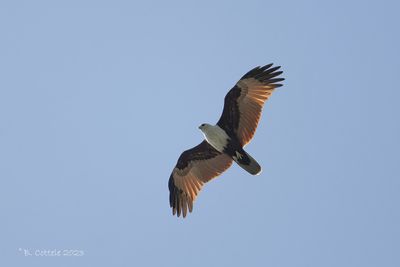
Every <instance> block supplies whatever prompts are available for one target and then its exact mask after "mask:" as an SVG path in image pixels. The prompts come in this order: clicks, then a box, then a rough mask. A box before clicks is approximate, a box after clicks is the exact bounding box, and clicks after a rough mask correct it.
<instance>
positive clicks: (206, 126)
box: [199, 123, 212, 133]
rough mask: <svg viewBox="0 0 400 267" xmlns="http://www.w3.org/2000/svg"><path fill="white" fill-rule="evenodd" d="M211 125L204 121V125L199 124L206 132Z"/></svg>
mask: <svg viewBox="0 0 400 267" xmlns="http://www.w3.org/2000/svg"><path fill="white" fill-rule="evenodd" d="M210 127H212V125H210V124H208V123H203V124H202V125H200V126H199V129H200V130H201V131H202V132H203V133H205V132H207V130H208V129H210Z"/></svg>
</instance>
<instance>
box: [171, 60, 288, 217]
mask: <svg viewBox="0 0 400 267" xmlns="http://www.w3.org/2000/svg"><path fill="white" fill-rule="evenodd" d="M279 68H280V66H277V67H272V64H268V65H265V66H264V67H260V66H258V67H256V68H254V69H252V70H251V71H249V72H248V73H246V74H245V75H244V76H243V77H242V78H241V79H240V80H239V81H238V82H237V83H236V85H235V86H234V87H233V88H232V89H231V90H230V91H229V92H228V94H227V95H226V96H225V103H224V109H223V112H222V115H221V118H220V119H219V121H218V122H217V124H216V125H211V124H208V123H203V124H201V125H200V126H199V129H200V130H201V131H202V132H203V135H204V138H205V140H204V141H203V142H201V143H200V144H199V145H197V146H195V147H193V148H191V149H189V150H186V151H184V152H183V153H182V154H181V155H180V157H179V159H178V162H177V163H176V166H175V168H174V169H173V171H172V173H171V176H170V178H169V182H168V187H169V192H170V195H169V203H170V206H171V208H172V213H173V215H175V214H177V216H178V217H179V216H180V215H181V214H183V217H186V214H187V211H188V210H189V212H192V210H193V202H194V200H195V199H196V197H197V195H198V193H199V191H200V189H201V188H202V186H203V184H204V183H206V182H208V181H210V180H211V179H212V178H214V177H216V176H218V175H220V174H221V173H223V172H224V171H225V170H226V169H228V168H229V167H230V166H231V165H232V161H235V162H236V163H237V164H238V165H239V166H240V167H242V168H243V169H244V170H246V171H247V172H249V173H250V174H252V175H258V174H260V173H261V166H260V164H258V163H257V161H256V160H255V159H254V158H252V157H251V156H250V155H249V154H248V153H247V152H246V151H244V149H243V147H244V146H245V145H246V144H247V143H249V142H250V140H251V139H252V138H253V136H254V133H255V131H256V128H257V125H258V122H259V120H260V116H261V111H262V108H263V105H264V103H265V101H266V100H267V99H268V98H269V97H270V95H271V94H272V92H273V91H274V90H275V88H277V87H280V86H282V84H280V83H279V82H281V81H283V80H284V79H283V78H277V76H279V75H280V74H282V71H278V69H279Z"/></svg>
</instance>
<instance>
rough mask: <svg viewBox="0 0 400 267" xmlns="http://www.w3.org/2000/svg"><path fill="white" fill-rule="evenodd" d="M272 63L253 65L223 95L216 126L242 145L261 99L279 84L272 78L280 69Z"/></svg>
mask: <svg viewBox="0 0 400 267" xmlns="http://www.w3.org/2000/svg"><path fill="white" fill-rule="evenodd" d="M271 67H272V64H269V65H266V66H264V67H256V68H254V69H252V70H251V71H249V72H248V73H246V74H245V75H244V76H243V77H242V78H241V79H240V80H239V81H238V82H237V83H236V85H235V86H234V87H233V88H232V89H231V90H230V91H229V92H228V94H227V95H226V96H225V104H224V110H223V112H222V115H221V118H220V119H219V121H218V123H217V124H218V126H220V127H221V128H223V129H224V130H225V131H226V132H227V133H228V134H229V135H236V136H237V138H238V139H239V142H240V143H241V145H242V146H244V145H246V144H247V143H248V142H250V140H251V139H252V138H253V136H254V133H255V131H256V128H257V125H258V121H259V120H260V116H261V111H262V108H263V105H264V103H265V101H266V100H267V99H268V98H269V96H270V95H271V94H272V92H273V91H274V89H275V88H277V87H280V86H282V84H279V83H278V82H281V81H283V80H284V79H283V78H276V77H277V76H279V75H280V74H281V73H282V71H277V70H278V69H279V68H280V66H278V67H273V68H271Z"/></svg>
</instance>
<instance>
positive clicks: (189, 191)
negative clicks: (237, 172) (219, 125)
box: [168, 141, 232, 217]
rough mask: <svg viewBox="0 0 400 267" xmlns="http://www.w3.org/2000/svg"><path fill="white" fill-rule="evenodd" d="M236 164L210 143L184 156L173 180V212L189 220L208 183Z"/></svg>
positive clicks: (197, 147)
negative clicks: (195, 202)
mask: <svg viewBox="0 0 400 267" xmlns="http://www.w3.org/2000/svg"><path fill="white" fill-rule="evenodd" d="M231 165H232V159H231V158H230V157H229V156H228V155H226V154H222V153H220V152H218V151H217V150H215V149H214V148H213V147H212V146H211V145H210V144H208V143H207V141H203V142H202V143H200V144H199V145H198V146H195V147H193V148H191V149H189V150H186V151H185V152H183V153H182V154H181V156H180V157H179V159H178V162H177V164H176V166H175V168H174V170H173V171H172V173H171V176H170V178H169V182H168V187H169V204H170V206H171V208H172V213H173V214H174V215H175V214H176V213H177V215H178V217H179V216H180V215H181V213H182V214H183V217H186V214H187V210H189V212H192V210H193V202H194V200H195V199H196V196H197V194H198V193H199V191H200V189H201V187H202V186H203V184H204V183H206V182H208V181H210V180H211V179H212V178H214V177H216V176H218V175H220V174H221V173H222V172H224V171H225V170H226V169H228V168H229V167H230V166H231Z"/></svg>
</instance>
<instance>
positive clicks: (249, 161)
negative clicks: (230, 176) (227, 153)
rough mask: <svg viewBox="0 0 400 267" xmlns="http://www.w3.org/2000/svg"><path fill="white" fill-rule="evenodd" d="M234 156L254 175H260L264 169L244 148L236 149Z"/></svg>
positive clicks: (237, 161) (241, 165) (236, 160)
mask: <svg viewBox="0 0 400 267" xmlns="http://www.w3.org/2000/svg"><path fill="white" fill-rule="evenodd" d="M232 158H233V160H234V161H235V162H236V163H237V164H239V166H240V167H242V168H243V169H245V170H246V171H247V172H248V173H250V174H252V175H258V174H260V173H261V171H262V170H261V166H260V164H258V162H257V161H256V160H255V159H253V157H252V156H250V155H249V154H248V153H247V152H246V151H244V150H243V149H241V151H236V152H235V155H233V157H232Z"/></svg>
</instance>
